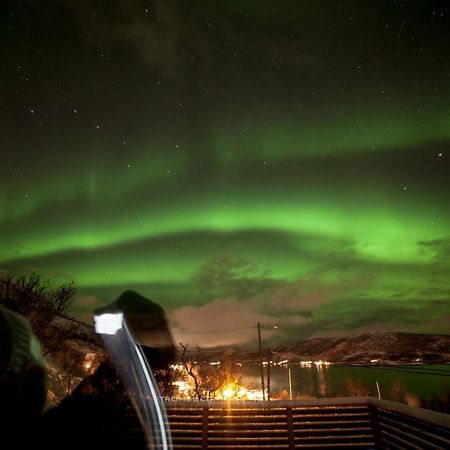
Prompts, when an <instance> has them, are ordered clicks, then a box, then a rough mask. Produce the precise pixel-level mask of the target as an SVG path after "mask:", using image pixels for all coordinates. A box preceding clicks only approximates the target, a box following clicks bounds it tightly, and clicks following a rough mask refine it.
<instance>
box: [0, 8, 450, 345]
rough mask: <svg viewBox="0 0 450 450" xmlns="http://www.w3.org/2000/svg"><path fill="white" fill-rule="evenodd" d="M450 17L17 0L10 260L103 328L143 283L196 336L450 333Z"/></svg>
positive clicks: (9, 78)
mask: <svg viewBox="0 0 450 450" xmlns="http://www.w3.org/2000/svg"><path fill="white" fill-rule="evenodd" d="M449 14H450V6H449V5H448V2H447V1H432V0H431V1H426V2H424V1H421V0H420V1H404V2H403V1H400V0H399V1H395V0H390V1H388V0H385V1H381V0H375V1H370V2H363V1H359V0H348V1H317V0H310V1H306V0H305V1H302V0H298V1H282V0H277V1H248V2H244V1H242V0H240V1H235V0H223V1H222V0H220V1H219V0H216V1H210V0H198V1H192V0H190V1H188V0H177V1H175V0H158V1H141V0H127V1H119V0H109V1H106V0H103V1H99V0H98V1H94V0H92V1H78V0H47V1H45V2H37V1H31V0H29V1H24V0H22V1H14V0H11V1H3V2H1V6H0V37H1V38H0V56H1V60H0V99H1V109H0V114H1V117H0V119H1V120H0V127H1V134H0V136H1V160H0V161H1V163H0V180H1V183H0V239H1V241H0V269H1V270H2V271H3V272H4V273H23V272H27V271H28V272H29V271H37V272H39V273H40V274H42V275H43V276H44V277H47V278H50V279H52V280H54V281H55V282H63V281H65V280H75V281H76V282H77V283H78V285H79V287H80V288H79V291H78V293H77V297H76V300H75V303H74V307H73V313H74V314H75V315H77V316H78V317H80V318H84V319H85V320H90V321H91V320H92V310H93V308H95V307H97V306H99V305H101V304H105V303H109V302H110V301H112V300H114V299H115V298H116V297H117V296H118V295H119V294H120V293H121V292H122V291H124V290H126V289H135V290H137V291H138V292H139V293H141V294H142V295H144V296H146V297H148V298H151V299H153V300H154V301H156V302H158V303H160V304H161V305H162V306H163V307H164V308H165V309H166V311H167V314H168V315H169V317H170V320H171V323H172V325H173V329H174V330H175V331H177V332H183V333H185V334H180V335H179V336H177V338H178V339H179V340H183V341H184V342H186V341H189V342H198V343H201V344H207V345H213V344H218V343H221V344H228V343H239V342H244V341H246V340H254V339H255V336H256V334H255V329H254V327H255V326H256V323H257V322H258V321H259V322H261V324H263V327H264V330H265V331H264V333H263V334H264V335H265V337H266V338H268V337H269V336H273V337H274V338H277V339H280V340H281V339H289V340H290V339H303V338H306V337H310V336H325V335H335V334H348V333H356V332H361V331H367V330H377V331H380V330H396V331H398V330H404V331H414V332H439V333H449V332H450V325H449V323H450V296H449V294H450V277H449V269H450V196H449V194H450V161H449V159H450V40H449V38H450V16H449ZM274 326H277V327H278V328H277V329H274V328H273V327H274ZM217 330H226V331H225V332H223V333H217V332H214V333H205V334H197V333H196V332H197V331H217Z"/></svg>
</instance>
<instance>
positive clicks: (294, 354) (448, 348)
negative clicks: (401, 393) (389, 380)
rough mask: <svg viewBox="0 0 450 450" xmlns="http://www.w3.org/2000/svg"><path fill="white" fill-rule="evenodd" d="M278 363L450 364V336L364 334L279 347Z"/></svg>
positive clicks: (319, 339)
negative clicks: (282, 360)
mask: <svg viewBox="0 0 450 450" xmlns="http://www.w3.org/2000/svg"><path fill="white" fill-rule="evenodd" d="M273 353H274V354H275V355H276V356H277V359H280V360H281V359H289V360H291V361H292V360H296V361H297V360H298V361H305V360H315V361H317V360H323V361H330V362H333V363H346V364H370V363H372V364H374V363H377V364H405V363H406V364H408V363H421V364H430V363H446V362H450V336H448V335H436V334H412V333H364V334H360V335H356V336H347V337H336V338H314V339H309V340H307V341H303V342H299V343H297V344H292V345H282V346H278V347H275V348H274V349H273Z"/></svg>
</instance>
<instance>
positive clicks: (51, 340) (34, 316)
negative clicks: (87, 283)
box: [0, 273, 78, 353]
mask: <svg viewBox="0 0 450 450" xmlns="http://www.w3.org/2000/svg"><path fill="white" fill-rule="evenodd" d="M76 289H77V286H76V285H75V283H74V282H71V281H70V282H67V283H64V284H62V285H61V286H57V287H55V286H54V285H53V284H52V283H51V282H50V281H49V280H42V279H41V277H40V275H38V274H36V273H32V274H29V275H22V276H18V277H15V276H13V275H8V276H5V277H2V278H0V304H2V305H3V306H5V307H6V308H8V309H10V310H12V311H15V312H17V313H19V314H21V315H23V316H24V317H25V318H26V319H28V321H29V323H30V325H31V327H32V329H33V331H34V333H35V334H36V336H37V337H38V339H39V340H40V341H41V343H42V344H43V346H44V351H45V353H49V352H50V351H55V350H57V349H58V348H59V347H60V345H61V343H62V342H63V341H64V339H67V338H69V337H70V336H71V335H73V334H75V333H76V330H77V328H78V327H77V326H76V325H75V324H73V323H72V324H67V323H62V324H56V323H55V319H57V318H61V317H65V316H66V313H67V311H68V309H69V306H70V303H71V300H72V297H73V295H74V293H75V291H76Z"/></svg>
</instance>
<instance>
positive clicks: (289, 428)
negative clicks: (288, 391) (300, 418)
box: [286, 406, 295, 450]
mask: <svg viewBox="0 0 450 450" xmlns="http://www.w3.org/2000/svg"><path fill="white" fill-rule="evenodd" d="M286 417H287V431H288V442H289V450H294V449H295V442H294V418H293V417H292V407H290V406H287V407H286Z"/></svg>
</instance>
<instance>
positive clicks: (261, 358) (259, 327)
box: [258, 322, 266, 401]
mask: <svg viewBox="0 0 450 450" xmlns="http://www.w3.org/2000/svg"><path fill="white" fill-rule="evenodd" d="M258 342H259V365H260V366H261V388H262V398H263V401H264V400H265V399H266V394H265V389H264V367H263V356H262V349H261V325H260V324H259V322H258Z"/></svg>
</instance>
